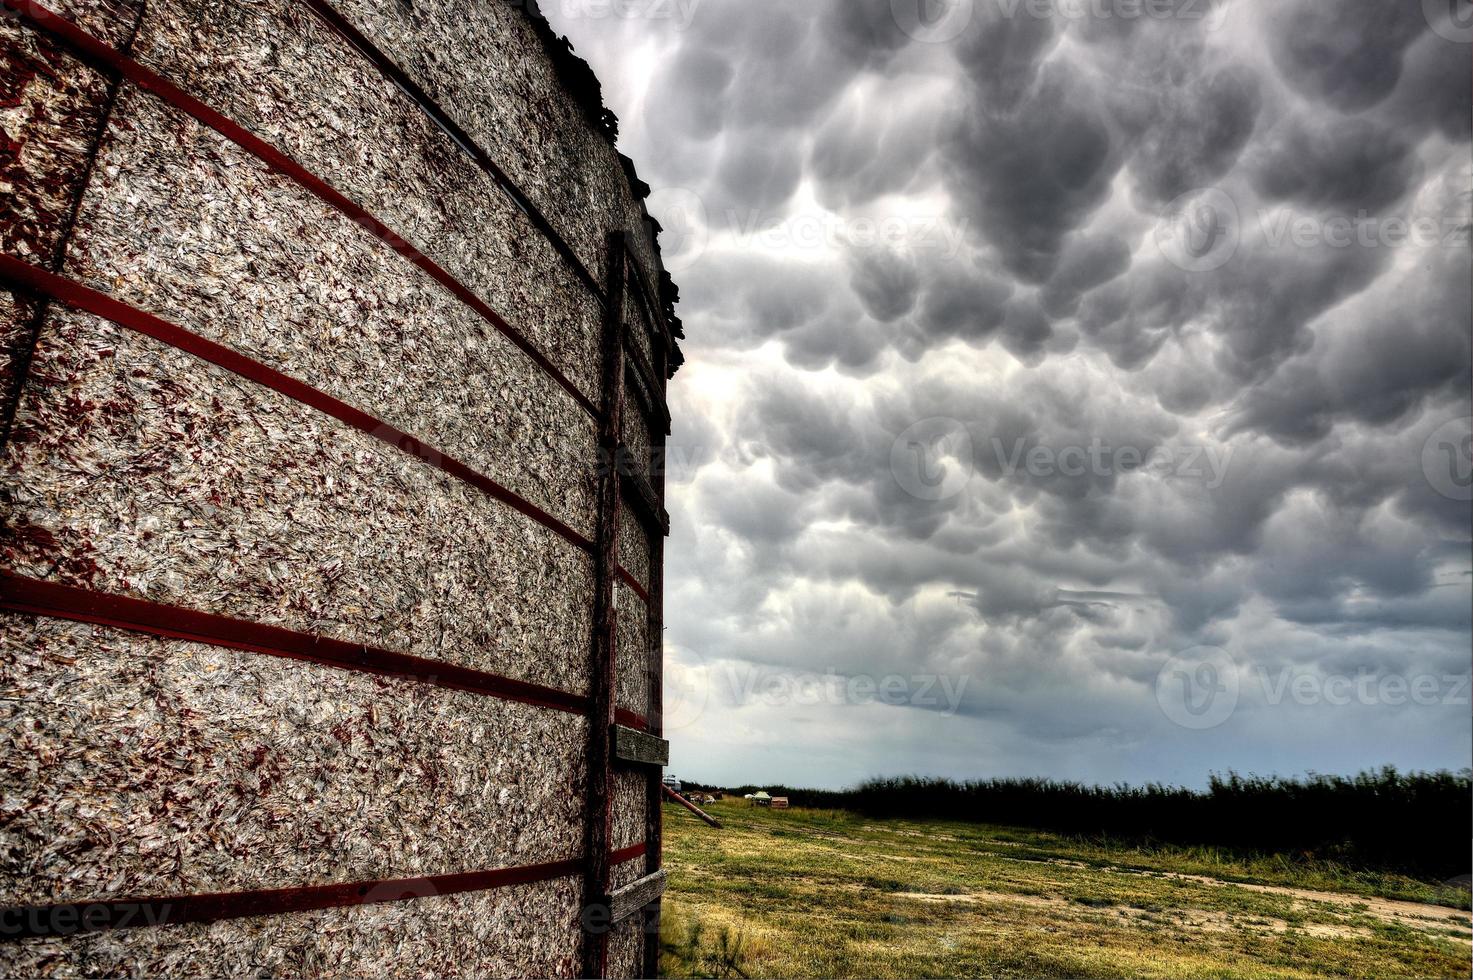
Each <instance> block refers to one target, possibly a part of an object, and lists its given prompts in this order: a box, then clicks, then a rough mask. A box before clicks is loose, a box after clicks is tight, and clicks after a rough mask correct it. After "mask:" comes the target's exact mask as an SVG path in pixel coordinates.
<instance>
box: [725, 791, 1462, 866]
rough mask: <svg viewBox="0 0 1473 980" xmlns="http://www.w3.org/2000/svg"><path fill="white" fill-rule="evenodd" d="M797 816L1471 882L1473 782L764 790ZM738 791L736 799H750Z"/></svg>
mask: <svg viewBox="0 0 1473 980" xmlns="http://www.w3.org/2000/svg"><path fill="white" fill-rule="evenodd" d="M761 788H762V789H765V790H767V791H768V792H769V793H772V794H773V795H774V796H786V797H788V798H789V799H790V800H791V801H792V803H793V805H794V806H803V807H815V808H828V809H837V810H853V811H855V812H858V813H862V814H865V815H867V816H871V817H902V818H909V819H924V818H936V819H944V820H960V821H969V822H974V823H989V824H1003V825H1011V826H1016V827H1029V828H1034V829H1039V830H1052V831H1056V832H1059V833H1064V834H1071V835H1079V836H1085V837H1096V838H1098V837H1104V838H1110V839H1113V840H1118V841H1125V842H1132V843H1138V844H1145V845H1150V844H1153V843H1160V844H1172V845H1186V846H1204V847H1221V848H1227V849H1231V850H1234V851H1237V852H1240V853H1257V854H1284V853H1287V854H1290V855H1292V856H1295V857H1300V858H1317V859H1324V860H1333V861H1336V862H1338V863H1341V864H1345V865H1351V866H1361V867H1365V868H1368V869H1369V868H1374V869H1377V870H1385V871H1396V872H1401V873H1404V874H1411V875H1416V876H1420V877H1435V878H1448V877H1451V876H1453V875H1460V874H1467V873H1468V870H1469V863H1468V861H1469V859H1468V847H1469V839H1470V832H1473V831H1470V828H1473V774H1470V772H1469V771H1468V770H1464V771H1463V772H1461V773H1456V774H1455V773H1450V772H1432V773H1428V772H1418V773H1401V772H1398V771H1396V770H1395V769H1392V768H1389V767H1388V768H1385V769H1381V770H1378V771H1372V772H1365V773H1362V774H1360V775H1359V776H1323V775H1317V774H1311V775H1309V776H1307V777H1303V778H1293V779H1290V778H1284V777H1280V776H1271V777H1260V776H1240V775H1238V774H1237V773H1228V774H1227V775H1224V776H1218V775H1214V776H1213V777H1212V779H1211V782H1210V784H1209V786H1208V788H1207V789H1205V790H1191V789H1184V788H1181V787H1175V786H1162V785H1158V784H1152V785H1148V786H1126V785H1117V786H1108V787H1107V786H1085V785H1081V784H1079V783H1069V782H1056V781H1054V780H1047V779H984V780H968V781H966V782H957V781H954V780H950V779H930V778H923V777H918V776H902V777H896V778H887V779H872V780H870V781H868V782H866V783H862V784H861V785H859V786H857V787H855V788H853V789H848V790H807V789H799V788H792V787H786V786H764V787H761ZM753 791H754V788H752V787H741V788H737V789H734V790H732V792H734V793H736V794H738V795H741V794H744V793H749V792H753Z"/></svg>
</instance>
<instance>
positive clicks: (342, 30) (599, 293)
mask: <svg viewBox="0 0 1473 980" xmlns="http://www.w3.org/2000/svg"><path fill="white" fill-rule="evenodd" d="M303 3H304V4H305V5H306V7H307V8H308V9H309V10H311V11H312V12H313V13H314V14H316V15H317V18H318V19H319V20H321V21H322V22H323V23H324V24H325V25H327V27H328V29H329V30H331V31H332V32H333V33H335V34H337V35H338V36H339V37H340V38H342V39H343V40H344V41H346V42H347V43H348V45H349V46H350V47H352V48H355V49H357V51H358V53H359V54H361V55H363V57H364V58H366V59H367V60H368V61H369V62H370V63H371V64H372V65H373V66H374V67H375V68H377V69H378V70H379V74H381V75H383V76H384V78H386V79H388V80H389V81H390V82H391V83H393V85H394V87H396V88H397V89H399V91H401V92H403V93H404V95H405V96H407V97H408V98H409V100H410V101H411V102H413V103H414V104H415V105H416V106H417V107H418V108H419V110H420V111H421V112H423V113H424V114H425V115H426V116H428V117H429V118H430V121H431V122H433V123H434V124H435V125H436V126H438V127H439V128H440V129H441V130H442V131H443V132H444V133H445V135H446V136H448V137H450V139H451V141H452V142H454V143H455V144H456V145H457V146H459V147H460V148H461V150H462V151H464V152H465V154H466V155H467V156H469V157H470V158H471V159H472V160H474V161H475V162H476V164H477V166H479V167H480V168H481V169H482V170H484V171H485V172H486V174H487V175H488V176H490V178H491V179H492V180H494V181H495V182H496V184H497V186H499V187H500V188H501V189H502V190H503V191H505V192H506V194H507V196H508V197H510V198H511V199H512V201H513V202H514V203H515V204H516V206H517V208H518V209H519V210H520V211H521V212H522V213H523V214H525V215H526V216H527V219H528V220H529V221H531V222H532V224H533V226H534V227H536V228H537V230H538V231H540V232H541V233H542V235H543V237H544V238H546V239H547V241H548V243H549V244H551V245H552V247H553V249H554V250H555V251H556V252H557V253H558V254H559V255H561V256H562V257H563V260H564V261H565V262H567V263H568V266H569V267H570V268H571V269H572V270H573V274H574V275H576V276H577V277H578V279H579V281H580V282H582V283H583V285H584V286H586V287H587V288H588V291H589V292H590V293H591V294H592V295H593V297H594V299H596V300H597V301H598V303H599V305H600V306H606V305H608V298H607V297H605V296H604V292H603V289H602V288H601V287H600V286H599V284H598V281H597V280H595V279H594V278H593V274H592V273H590V272H589V271H588V267H587V266H585V265H584V264H583V260H582V259H580V258H579V257H578V253H577V252H575V251H573V247H572V246H571V245H569V244H568V242H567V240H566V239H564V238H563V236H562V235H561V234H559V233H558V230H557V229H556V228H554V227H553V226H552V222H551V221H548V220H547V216H546V215H544V214H543V213H542V211H541V209H540V208H538V207H537V205H536V204H534V203H533V202H532V199H531V198H529V197H528V196H527V195H526V194H525V193H523V191H522V189H521V188H520V187H518V186H517V185H516V183H515V182H514V181H512V179H511V178H510V177H508V176H507V175H506V172H505V171H503V170H502V169H501V167H499V166H497V164H496V161H495V160H492V159H491V155H490V154H489V153H487V152H486V151H485V150H484V149H482V148H481V145H480V144H479V143H477V142H476V141H475V140H474V139H473V138H472V137H471V135H470V134H469V133H467V132H466V131H465V130H464V129H462V128H461V126H460V124H459V123H457V122H456V121H455V120H454V119H453V118H452V117H451V116H450V113H448V112H446V111H445V110H444V109H443V108H441V106H440V104H439V103H438V102H436V101H435V100H434V99H433V98H431V97H430V95H429V93H428V92H426V91H425V90H424V89H423V88H421V87H420V85H419V83H418V82H416V81H415V80H414V79H413V78H410V77H409V74H408V73H407V72H405V71H404V69H402V68H400V67H399V66H398V65H397V64H395V62H394V60H393V59H392V58H390V57H389V56H388V55H387V54H385V53H384V52H383V51H382V50H380V48H379V47H378V46H377V45H376V44H374V43H373V42H372V41H370V40H369V39H368V38H367V37H366V36H364V34H363V32H362V31H360V30H358V28H356V27H354V26H353V25H352V24H351V23H349V21H348V19H347V18H346V17H344V16H343V15H342V14H340V13H338V12H337V10H335V9H334V8H333V7H332V5H331V4H328V3H326V2H324V0H303Z"/></svg>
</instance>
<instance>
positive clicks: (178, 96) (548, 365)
mask: <svg viewBox="0 0 1473 980" xmlns="http://www.w3.org/2000/svg"><path fill="white" fill-rule="evenodd" d="M0 3H3V5H4V6H5V7H6V8H7V9H9V10H13V11H15V12H16V13H17V14H19V15H20V16H21V18H22V19H24V20H25V21H26V22H28V23H29V24H30V25H31V26H32V27H34V28H35V29H36V30H39V31H41V32H43V33H45V34H48V35H50V36H51V37H53V38H55V39H56V40H57V41H59V42H60V43H62V44H64V45H66V46H67V47H69V48H71V49H72V50H73V51H74V52H76V53H77V54H78V55H79V56H81V57H82V58H83V59H85V60H87V61H89V62H91V63H93V64H96V65H99V66H101V67H103V68H104V69H107V70H110V71H113V72H116V73H117V74H119V75H121V76H122V77H124V78H126V79H127V80H128V81H130V82H132V83H133V84H134V85H137V86H138V87H139V88H141V89H143V90H144V91H146V92H150V93H152V94H153V95H155V96H157V97H158V98H160V99H162V100H164V101H165V102H167V103H169V104H170V105H171V106H173V107H174V108H176V109H178V110H180V111H181V112H185V113H188V114H189V115H191V116H193V117H194V118H195V119H197V120H199V121H200V122H201V123H203V124H204V125H206V126H208V127H209V128H211V129H213V130H214V131H215V132H217V133H219V134H220V135H221V136H224V137H225V138H226V139H228V140H230V141H231V142H232V143H235V144H236V145H237V146H239V147H240V148H241V149H243V150H245V151H246V152H248V153H250V154H252V155H254V156H255V157H257V158H258V159H259V160H261V162H263V163H265V164H266V165H267V166H268V167H270V168H271V169H272V170H275V171H277V172H278V173H281V174H283V175H284V176H286V177H289V178H291V179H292V180H293V181H295V182H296V183H297V184H299V185H301V187H302V188H303V189H305V190H307V191H308V192H309V193H311V194H313V195H314V196H316V197H317V198H318V199H319V200H321V201H322V202H324V203H325V204H327V205H329V206H330V207H332V208H335V209H336V210H338V211H339V212H340V213H342V214H343V215H345V216H346V217H347V218H349V219H350V220H352V221H353V222H355V223H356V224H359V225H361V226H362V227H364V228H365V229H367V230H368V231H369V232H370V233H372V234H373V235H374V236H375V237H376V238H378V239H379V241H381V242H383V243H384V244H385V245H388V246H389V247H390V248H392V249H393V250H394V251H396V252H398V253H399V254H400V255H402V256H403V257H404V258H406V259H408V260H409V261H410V262H412V263H413V264H414V265H415V266H417V267H418V268H419V269H421V270H422V271H423V272H425V273H426V274H428V275H429V276H430V277H431V278H432V279H434V280H435V281H436V282H438V283H439V284H440V285H441V286H443V287H445V289H446V290H448V291H449V292H450V293H451V294H452V295H454V296H455V297H456V298H457V299H459V300H460V301H461V302H463V303H465V304H466V305H467V306H469V307H470V308H471V309H473V310H475V311H476V312H477V313H478V314H480V316H481V318H482V319H484V320H485V321H486V322H487V323H489V324H491V325H492V326H493V327H495V328H496V329H497V330H499V331H500V332H501V333H502V334H504V335H505V336H506V338H507V339H508V340H510V341H511V342H512V343H513V344H514V345H516V347H517V348H518V349H519V350H521V351H522V353H524V354H526V355H527V357H529V358H530V359H531V360H532V361H533V363H535V364H536V365H537V366H538V367H540V368H541V369H542V370H543V371H544V372H546V373H547V375H548V376H549V377H551V378H552V379H553V380H554V381H556V382H557V383H558V384H559V385H561V386H562V387H563V388H564V389H565V390H566V391H567V392H568V394H569V395H571V396H572V397H573V399H574V400H575V401H577V402H578V404H579V405H581V406H582V407H583V409H584V410H585V411H587V412H588V413H589V414H590V415H592V416H593V417H594V418H597V417H598V409H597V407H596V406H595V405H594V404H593V401H592V400H591V399H589V398H588V396H586V395H584V394H583V392H581V391H579V390H578V389H577V388H576V387H575V386H574V385H573V382H572V381H570V380H569V379H568V378H567V377H566V376H565V375H564V374H563V373H562V372H561V371H559V370H558V369H557V367H556V366H555V365H554V364H553V363H552V362H551V361H550V360H548V359H547V357H546V355H544V354H543V353H542V352H541V351H539V350H538V349H537V348H536V347H534V346H533V345H532V342H531V341H529V340H528V339H527V338H526V337H525V336H523V335H522V333H521V332H520V331H518V330H517V329H516V328H515V327H513V326H512V325H511V324H509V323H507V322H506V320H504V319H502V317H501V315H500V314H498V313H497V312H496V311H495V310H493V309H491V307H489V306H487V305H486V303H485V302H484V301H482V300H481V298H480V297H479V296H477V295H476V294H475V293H473V292H471V290H470V289H469V288H467V287H466V286H465V285H464V284H463V283H461V282H460V280H458V279H456V278H455V277H454V276H452V275H451V274H450V273H449V272H447V271H445V270H444V269H443V268H441V267H440V266H439V265H438V264H437V263H435V262H434V261H433V260H432V259H430V258H429V257H427V256H425V255H423V254H422V253H421V252H420V251H419V250H418V249H416V248H415V247H414V246H413V245H411V244H409V243H408V242H407V241H405V240H404V239H403V238H401V237H399V235H398V234H397V233H396V232H395V231H394V230H393V229H392V228H390V227H389V226H387V225H385V224H384V223H383V222H381V221H379V220H378V219H377V218H375V217H374V216H373V215H372V214H370V213H369V212H368V211H367V210H365V209H364V208H362V207H359V206H358V205H357V204H355V203H353V201H351V200H349V199H348V198H347V197H345V196H344V195H343V194H341V193H339V192H338V191H337V190H335V189H333V187H332V186H331V185H329V184H328V183H327V182H326V181H324V180H323V179H322V178H320V177H318V176H316V175H315V174H313V173H311V172H310V171H308V170H307V169H306V168H305V167H303V166H302V165H301V164H299V163H297V162H296V161H295V160H293V159H292V158H291V157H289V156H287V155H286V154H285V153H282V152H281V151H280V150H278V149H277V148H276V147H274V146H272V145H271V144H270V143H267V142H266V141H265V140H262V139H260V138H259V137H256V136H253V135H252V134H251V133H250V132H248V131H247V130H245V129H244V128H243V127H241V126H240V125H239V124H238V123H236V122H234V121H233V120H231V119H229V118H228V117H226V116H224V115H222V114H221V113H219V112H216V111H215V110H214V109H212V108H210V107H209V106H207V105H205V104H204V103H203V102H201V101H200V100H198V99H196V98H195V97H194V96H192V95H190V94H189V93H187V92H185V91H184V90H183V89H181V88H179V87H178V86H177V85H174V84H173V83H171V82H168V81H165V80H164V78H163V77H162V76H160V75H158V74H157V73H155V72H153V71H150V70H149V69H147V68H145V67H143V66H142V65H140V64H138V62H136V61H134V60H133V59H131V58H129V57H127V56H126V55H124V54H122V53H121V52H120V51H118V50H116V49H115V48H112V47H111V46H109V45H107V44H105V43H104V42H102V41H100V40H98V39H97V38H95V37H93V36H92V35H91V34H88V33H87V32H86V31H84V30H82V29H81V28H79V27H77V26H76V25H75V24H73V23H71V22H70V21H68V20H66V19H65V18H63V17H60V16H58V15H57V14H56V13H55V12H53V11H51V10H49V9H47V8H46V7H44V6H42V5H41V4H39V3H36V2H35V0H0Z"/></svg>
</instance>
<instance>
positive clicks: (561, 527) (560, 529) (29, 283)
mask: <svg viewBox="0 0 1473 980" xmlns="http://www.w3.org/2000/svg"><path fill="white" fill-rule="evenodd" d="M6 2H9V0H6ZM0 281H8V282H11V283H14V284H16V285H18V286H21V287H23V288H25V289H29V290H31V291H33V292H37V293H41V294H43V295H45V296H49V297H50V298H51V299H53V300H55V301H56V302H58V303H62V304H64V305H66V306H69V307H71V308H73V309H76V310H82V311H85V312H87V313H92V314H94V315H96V316H100V317H102V318H103V319H105V320H111V321H112V322H114V323H116V324H118V325H119V326H123V327H127V328H128V329H130V330H135V331H137V332H138V333H141V334H144V335H145V336H148V337H152V338H153V339H155V340H158V341H161V342H162V343H165V344H169V345H170V346H172V347H177V348H178V349H179V350H182V351H184V352H186V353H188V354H193V355H194V356H195V357H198V358H200V359H201V360H205V361H208V362H210V363H211V364H214V365H217V366H219V367H222V368H224V369H225V370H227V371H230V372H233V373H234V374H238V375H240V376H241V377H242V378H246V379H247V380H250V381H254V382H256V383H257V384H260V385H264V386H266V387H267V388H270V389H272V390H273V391H278V392H280V393H281V394H283V395H285V396H286V397H288V398H291V399H293V400H295V401H298V402H301V403H302V404H304V405H308V406H310V407H312V408H315V409H317V410H318V411H319V412H322V413H323V414H325V415H330V416H332V417H333V418H335V419H337V420H338V421H339V422H342V423H344V424H345V425H349V426H352V427H353V428H355V429H357V430H358V431H359V432H363V433H366V434H368V435H371V436H373V437H374V438H376V439H380V440H382V441H383V442H386V443H388V444H389V445H391V446H393V447H394V448H396V449H399V450H402V451H403V452H405V453H408V454H409V455H410V456H413V457H415V458H416V459H420V460H423V461H424V462H426V463H428V464H430V465H431V466H434V467H435V468H437V469H439V470H443V471H444V472H446V473H449V474H450V475H451V476H454V477H456V478H457V479H460V480H464V481H465V482H466V483H469V484H470V485H471V486H473V487H475V488H477V489H478V490H480V491H482V492H483V493H485V494H486V495H487V496H489V497H492V498H494V499H496V500H499V501H501V502H502V503H504V504H506V505H507V506H508V507H511V508H512V509H513V510H516V511H518V512H519V513H522V514H525V515H526V516H527V517H530V518H531V519H532V520H534V521H536V522H537V523H538V524H541V525H542V526H543V527H545V528H547V529H549V530H551V531H553V532H554V533H556V534H558V535H559V536H560V537H562V538H564V539H565V540H567V541H569V542H571V543H572V544H574V545H576V546H577V547H579V548H583V549H585V550H590V549H592V547H593V542H591V541H589V540H588V539H587V538H585V537H584V536H583V535H581V534H579V533H578V532H577V531H575V530H573V529H572V528H571V527H569V526H568V525H566V524H564V523H563V522H562V521H560V520H558V519H557V518H556V517H553V516H552V515H551V514H549V513H547V511H545V510H543V509H542V508H540V507H538V506H537V505H536V504H533V503H531V502H530V501H528V500H525V499H523V498H522V497H520V496H518V495H517V494H515V493H513V492H512V491H510V490H508V489H507V488H506V487H503V486H502V485H501V484H499V483H497V482H496V481H495V480H492V479H491V478H490V477H488V476H485V475H483V474H481V473H478V472H477V471H475V470H473V469H471V468H470V467H469V466H466V465H465V464H464V463H462V462H460V461H459V460H458V459H455V458H454V457H453V456H448V455H446V454H445V453H442V452H440V451H439V450H437V449H435V448H434V447H432V446H428V445H426V444H425V443H423V442H421V441H420V440H419V439H417V438H415V437H414V436H412V435H410V434H409V433H407V432H405V431H403V430H402V429H398V428H395V427H394V426H392V425H389V424H388V423H386V422H382V421H380V420H379V419H376V418H374V417H373V416H372V415H369V414H368V413H367V412H362V411H359V410H358V409H356V408H354V407H353V406H351V405H349V404H348V403H347V402H344V401H340V400H338V399H336V398H334V397H332V396H331V395H329V394H327V393H326V392H323V391H319V390H318V389H316V388H314V387H312V386H311V385H309V384H306V383H305V382H302V381H298V380H296V379H295V378H291V377H288V376H287V375H285V374H282V373H281V372H280V371H277V370H276V369H275V368H270V367H267V366H266V365H264V364H262V363H261V362H259V361H256V360H253V359H251V358H249V357H246V356H245V355H244V354H240V353H237V352H236V351H233V350H231V349H230V348H228V347H223V346H221V345H220V344H217V343H215V342H214V341H211V340H206V339H205V338H203V337H201V336H199V335H198V334H195V333H191V332H190V331H188V330H185V329H184V328H183V327H180V326H176V325H175V324H172V323H170V322H169V321H167V320H164V319H162V318H161V317H157V316H154V315H153V314H152V313H145V312H144V311H143V310H140V309H137V308H136V307H132V306H129V305H127V304H126V303H122V302H119V301H118V300H115V299H113V298H112V297H110V296H107V295H105V294H103V293H99V292H97V291H96V290H95V289H89V288H88V287H86V286H83V285H82V284H81V283H77V282H73V281H72V280H70V279H65V278H63V277H61V276H58V275H55V274H53V273H50V272H47V271H46V270H44V269H38V268H37V267H35V266H33V265H31V264H29V263H27V262H22V261H21V260H20V259H17V258H14V257H12V256H9V255H0Z"/></svg>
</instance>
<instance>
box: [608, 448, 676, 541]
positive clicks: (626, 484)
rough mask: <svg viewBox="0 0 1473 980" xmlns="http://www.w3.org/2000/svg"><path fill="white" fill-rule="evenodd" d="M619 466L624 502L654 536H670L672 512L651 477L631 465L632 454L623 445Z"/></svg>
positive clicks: (651, 535) (620, 449) (619, 452)
mask: <svg viewBox="0 0 1473 980" xmlns="http://www.w3.org/2000/svg"><path fill="white" fill-rule="evenodd" d="M617 458H618V460H619V462H618V464H617V468H618V470H619V483H620V488H619V489H620V493H621V495H622V500H623V502H624V503H627V504H629V506H630V507H632V508H633V509H634V513H635V515H636V516H638V517H639V518H640V520H641V522H643V524H644V525H645V529H646V530H647V531H649V532H650V537H652V538H656V537H659V538H668V537H669V536H670V514H669V513H668V512H667V511H666V510H665V508H664V506H662V505H661V503H660V498H659V497H658V496H656V494H655V488H654V486H653V485H651V484H650V481H649V479H648V478H647V477H646V476H645V475H644V474H643V473H640V472H639V471H637V470H635V469H634V468H633V467H631V466H629V465H628V464H629V460H630V459H631V458H632V454H631V453H630V452H629V450H628V449H627V448H625V447H623V446H621V447H619V450H618V453H617Z"/></svg>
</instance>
